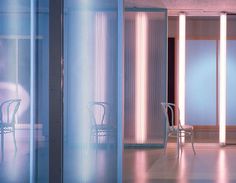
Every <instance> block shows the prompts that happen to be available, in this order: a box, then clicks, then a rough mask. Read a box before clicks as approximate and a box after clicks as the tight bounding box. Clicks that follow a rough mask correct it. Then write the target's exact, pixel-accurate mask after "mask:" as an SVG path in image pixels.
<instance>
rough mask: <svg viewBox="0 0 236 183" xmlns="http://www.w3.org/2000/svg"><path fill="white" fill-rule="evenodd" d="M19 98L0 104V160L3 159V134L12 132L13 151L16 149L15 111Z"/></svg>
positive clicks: (18, 104) (18, 105)
mask: <svg viewBox="0 0 236 183" xmlns="http://www.w3.org/2000/svg"><path fill="white" fill-rule="evenodd" d="M20 102H21V100H20V99H11V100H6V101H4V102H2V103H1V104H0V134H1V152H2V160H3V159H4V135H5V134H7V133H12V136H13V142H14V147H15V152H16V151H17V146H16V135H15V122H16V113H17V111H18V109H19V107H20Z"/></svg>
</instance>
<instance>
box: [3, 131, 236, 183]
mask: <svg viewBox="0 0 236 183" xmlns="http://www.w3.org/2000/svg"><path fill="white" fill-rule="evenodd" d="M24 134H25V133H24ZM28 139H29V138H28V135H27V136H24V138H23V137H21V136H20V134H19V133H18V134H17V146H18V151H17V153H16V154H15V153H14V146H13V143H12V136H11V135H10V134H9V135H7V136H6V139H5V140H6V143H5V159H4V161H2V160H1V159H0V183H28V182H29V176H30V174H29V157H30V154H29V141H28ZM64 147H65V151H64V180H65V181H64V182H65V183H80V182H85V183H90V182H91V183H115V182H117V174H116V173H117V168H116V167H117V154H116V152H117V151H116V148H115V147H114V148H112V147H109V146H108V147H106V146H104V147H101V148H97V149H90V150H91V151H88V150H84V149H80V148H78V147H73V146H68V145H67V144H65V146H64ZM195 149H196V152H197V154H196V155H194V154H193V152H192V148H191V146H190V144H189V143H186V144H185V145H184V147H183V152H182V154H181V156H180V157H179V158H178V157H177V156H176V144H175V143H171V142H170V143H168V147H167V152H166V153H165V154H164V153H163V149H124V157H123V182H124V183H171V182H177V183H191V182H193V183H211V182H213V183H233V182H235V183H236V173H235V172H236V145H227V146H225V147H220V146H219V145H218V144H217V143H195ZM35 153H36V154H35V157H36V164H35V165H36V167H35V173H36V174H35V176H36V179H37V181H36V182H37V183H47V182H48V175H49V174H48V172H49V170H48V160H49V159H48V143H47V142H45V141H44V142H43V141H41V142H37V149H36V151H35ZM0 157H1V152H0ZM83 162H84V164H83ZM80 165H81V166H80ZM87 165H89V166H87ZM82 176H85V177H89V178H90V179H87V180H86V179H84V180H85V181H83V180H82V179H81V177H82Z"/></svg>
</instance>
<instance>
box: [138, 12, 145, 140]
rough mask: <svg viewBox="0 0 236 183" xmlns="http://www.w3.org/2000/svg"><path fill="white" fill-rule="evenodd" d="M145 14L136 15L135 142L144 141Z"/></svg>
mask: <svg viewBox="0 0 236 183" xmlns="http://www.w3.org/2000/svg"><path fill="white" fill-rule="evenodd" d="M147 23H148V22H147V15H146V14H145V13H137V15H136V37H135V38H136V63H135V102H136V104H135V122H136V124H135V135H136V142H137V143H144V142H145V141H146V130H147V129H146V128H147V127H146V121H147V26H148V25H147Z"/></svg>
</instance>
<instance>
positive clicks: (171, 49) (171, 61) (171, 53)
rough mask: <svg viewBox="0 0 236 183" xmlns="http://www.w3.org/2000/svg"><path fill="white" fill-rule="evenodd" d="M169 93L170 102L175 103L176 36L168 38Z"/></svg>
mask: <svg viewBox="0 0 236 183" xmlns="http://www.w3.org/2000/svg"><path fill="white" fill-rule="evenodd" d="M167 95H168V102H169V103H173V104H174V103H175V38H168V94H167ZM169 113H170V111H169ZM169 115H170V114H169Z"/></svg>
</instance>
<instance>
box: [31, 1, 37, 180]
mask: <svg viewBox="0 0 236 183" xmlns="http://www.w3.org/2000/svg"><path fill="white" fill-rule="evenodd" d="M35 14H36V11H35V0H30V183H34V180H35V176H34V171H35V166H34V163H35V162H34V159H35V158H34V146H35V144H34V123H35V25H36V24H35Z"/></svg>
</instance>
